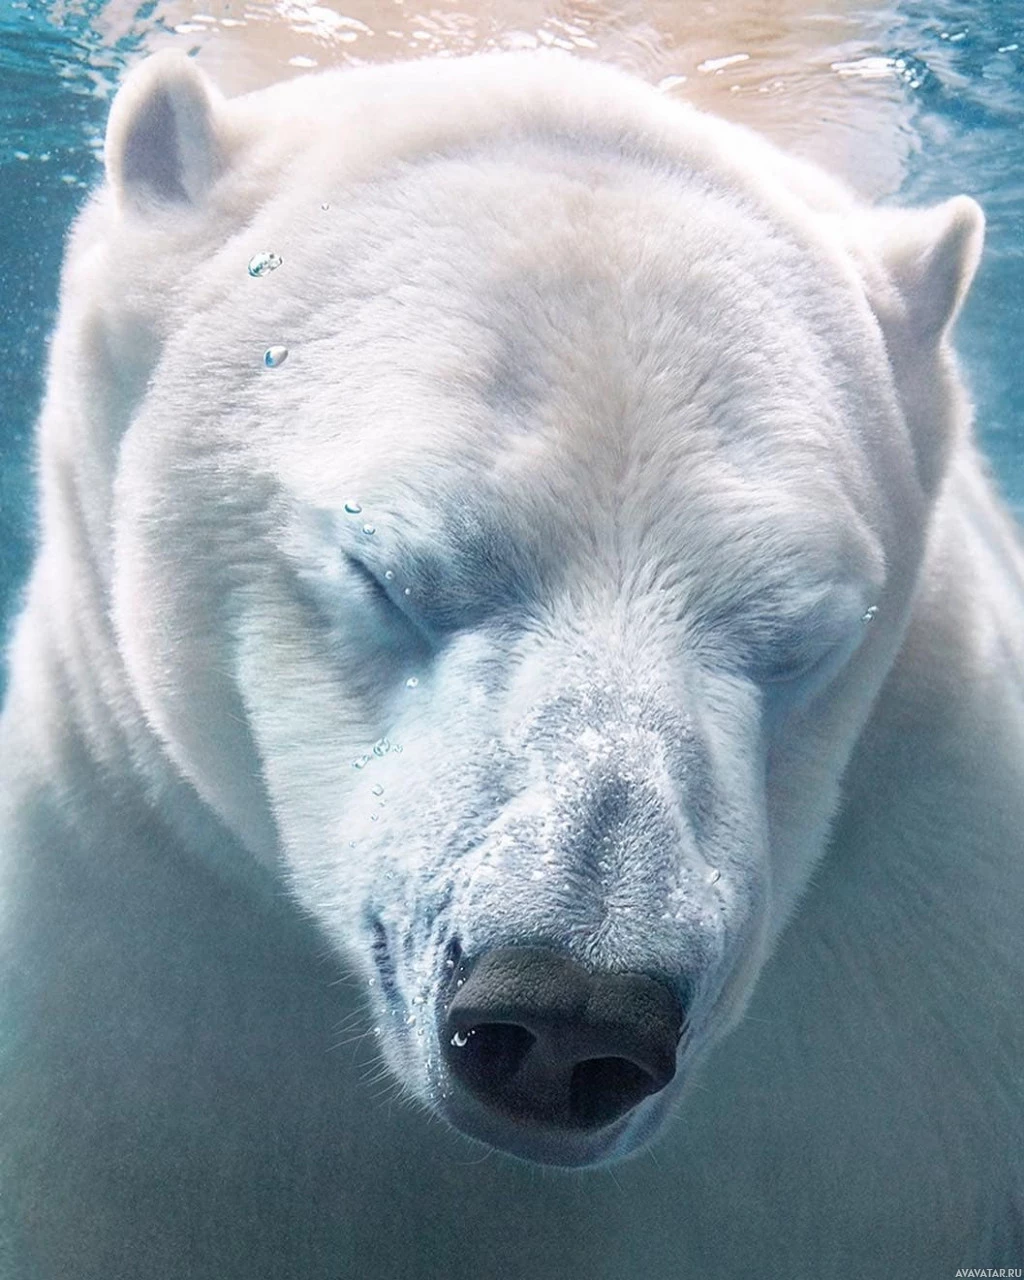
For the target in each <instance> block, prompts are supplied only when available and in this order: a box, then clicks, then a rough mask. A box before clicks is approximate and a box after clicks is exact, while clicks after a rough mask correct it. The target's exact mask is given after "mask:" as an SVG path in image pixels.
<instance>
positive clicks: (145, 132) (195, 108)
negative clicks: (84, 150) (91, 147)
mask: <svg viewBox="0 0 1024 1280" xmlns="http://www.w3.org/2000/svg"><path fill="white" fill-rule="evenodd" d="M221 101H222V99H221V97H220V95H219V94H218V92H217V90H216V89H215V88H214V87H213V85H212V84H211V83H210V82H209V80H207V78H206V76H204V75H203V73H202V72H201V71H200V70H199V68H198V67H197V66H196V65H195V63H194V62H193V61H192V60H191V59H190V58H187V57H185V56H184V54H181V53H175V52H172V51H167V52H164V53H158V54H154V56H153V57H152V58H147V59H146V61H145V62H143V63H142V64H141V65H140V66H139V67H137V68H136V69H135V70H134V71H133V72H132V73H131V74H130V75H129V76H128V78H127V80H126V81H125V82H124V84H123V85H122V87H121V88H120V90H119V91H118V94H117V97H116V98H115V99H114V105H113V107H112V108H111V112H110V120H109V122H108V124H107V137H106V144H105V158H106V167H107V180H108V181H109V183H110V185H111V186H112V187H113V188H114V190H115V192H117V195H118V198H119V199H120V201H121V203H122V204H124V205H128V206H131V207H134V208H136V209H140V210H144V209H147V208H150V207H152V206H153V205H154V204H156V205H198V204H200V203H202V201H203V199H204V197H205V195H206V193H207V191H208V190H209V188H210V187H211V186H212V185H213V183H214V182H215V181H216V179H217V177H218V176H219V174H220V173H221V172H222V170H223V169H224V167H225V149H224V146H223V141H222V139H221V137H220V129H219V128H218V109H219V106H220V103H221Z"/></svg>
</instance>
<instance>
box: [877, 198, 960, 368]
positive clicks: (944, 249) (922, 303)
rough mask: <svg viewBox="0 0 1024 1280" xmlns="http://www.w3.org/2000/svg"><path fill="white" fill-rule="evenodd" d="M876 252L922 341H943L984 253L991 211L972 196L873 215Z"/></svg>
mask: <svg viewBox="0 0 1024 1280" xmlns="http://www.w3.org/2000/svg"><path fill="white" fill-rule="evenodd" d="M873 221H874V226H873V236H872V238H873V239H874V241H875V252H876V253H877V254H878V256H879V257H880V258H881V261H882V265H883V267H884V269H885V271H886V274H887V276H888V279H889V282H890V285H891V287H892V288H894V289H895V292H896V294H897V295H898V298H899V304H900V306H899V309H900V312H901V313H902V316H901V318H902V320H903V323H904V324H905V325H906V326H907V328H908V329H909V330H910V332H911V334H912V335H913V336H914V338H916V339H917V340H918V341H919V342H923V343H926V344H927V343H931V342H937V341H938V340H939V339H940V338H941V337H942V335H943V334H944V333H945V332H946V330H947V329H948V328H949V326H950V325H951V324H952V323H953V321H954V320H955V319H956V316H957V313H958V312H959V310H960V307H961V305H962V303H963V301H964V298H966V296H967V290H968V289H969V288H970V286H971V281H972V280H973V279H974V273H975V271H976V270H977V267H978V260H979V259H980V257H981V246H982V243H983V241H984V238H985V215H984V214H983V213H982V211H981V208H980V206H979V205H977V204H976V203H975V202H974V201H973V200H972V199H971V198H970V197H969V196H956V197H954V199H952V200H947V201H946V202H945V203H944V204H940V205H936V206H935V207H934V208H932V209H907V210H892V211H890V210H882V211H876V212H875V213H874V215H873Z"/></svg>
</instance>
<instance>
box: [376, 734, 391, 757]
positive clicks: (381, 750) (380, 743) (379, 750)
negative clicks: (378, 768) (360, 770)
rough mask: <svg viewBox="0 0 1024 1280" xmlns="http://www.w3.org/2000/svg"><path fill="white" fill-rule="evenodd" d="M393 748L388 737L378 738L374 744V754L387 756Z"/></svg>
mask: <svg viewBox="0 0 1024 1280" xmlns="http://www.w3.org/2000/svg"><path fill="white" fill-rule="evenodd" d="M390 750H391V743H390V742H389V741H388V739H387V738H378V739H377V741H376V742H375V743H374V744H373V754H374V755H375V756H386V755H387V753H388V752H389V751H390Z"/></svg>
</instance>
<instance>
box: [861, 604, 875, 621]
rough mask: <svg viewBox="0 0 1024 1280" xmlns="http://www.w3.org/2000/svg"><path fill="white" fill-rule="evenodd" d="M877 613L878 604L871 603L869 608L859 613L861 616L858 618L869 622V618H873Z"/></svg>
mask: <svg viewBox="0 0 1024 1280" xmlns="http://www.w3.org/2000/svg"><path fill="white" fill-rule="evenodd" d="M877 613H878V605H877V604H873V605H872V606H871V608H870V609H867V610H866V611H865V612H864V613H862V614H861V618H860V620H861V622H870V621H871V619H872V618H873V617H874V616H875V615H876V614H877Z"/></svg>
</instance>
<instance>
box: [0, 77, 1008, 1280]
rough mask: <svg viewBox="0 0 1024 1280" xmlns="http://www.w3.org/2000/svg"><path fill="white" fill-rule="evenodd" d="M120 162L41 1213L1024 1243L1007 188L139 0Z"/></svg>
mask: <svg viewBox="0 0 1024 1280" xmlns="http://www.w3.org/2000/svg"><path fill="white" fill-rule="evenodd" d="M106 165H107V181H106V185H105V187H104V189H103V190H102V191H101V192H99V193H98V195H97V196H96V197H95V199H94V200H93V201H92V203H91V204H90V205H89V207H88V208H87V209H86V211H85V212H84V213H83V215H82V217H81V219H80V221H79V223H78V225H77V226H76V228H75V230H74V233H73V236H72V238H71V241H70V244H69V247H68V253H67V262H66V266H65V270H64V275H63V283H62V295H61V307H60V318H59V323H58V327H57V332H56V336H55V338H54V342H53V347H52V351H51V358H50V372H49V388H48V393H47V396H46V400H45V405H44V409H43V413H42V420H41V426H40V443H39V474H40V485H41V524H42V536H41V544H40V548H39V553H38V558H37V561H36V565H35V569H34V573H33V576H32V579H31V583H30V586H29V589H28V592H27V597H26V602H25V606H24V611H23V614H22V616H21V618H20V621H19V623H18V626H17V629H16V633H15V635H14V638H13V641H12V645H11V650H10V670H11V684H10V692H9V697H8V700H7V705H6V708H5V711H4V715H3V720H2V726H0V769H2V778H3V805H4V808H3V818H2V822H3V836H2V848H3V857H4V861H3V877H4V880H3V897H2V902H3V925H2V929H3V957H4V967H3V984H2V988H0V989H2V992H3V997H2V1017H0V1024H2V1026H3V1028H4V1038H3V1054H2V1057H0V1064H2V1065H0V1073H2V1075H0V1079H2V1083H0V1096H2V1099H3V1109H4V1123H3V1130H2V1143H3V1177H4V1179H5V1184H4V1194H3V1204H4V1213H5V1221H4V1225H3V1234H2V1242H3V1243H2V1247H3V1249H4V1250H5V1251H6V1256H5V1258H4V1262H5V1272H4V1274H5V1275H10V1276H11V1277H12V1278H16V1280H23V1278H25V1280H36V1278H38V1280H52V1278H53V1277H58V1276H60V1277H75V1278H76V1280H86V1278H89V1280H93V1278H95V1280H99V1278H100V1277H102V1278H103V1280H114V1278H116V1277H146V1278H147V1280H164V1278H167V1280H169V1278H170V1277H181V1276H189V1277H192V1278H196V1277H203V1278H209V1280H213V1278H214V1277H216V1280H232V1278H235V1277H237V1278H239V1280H240V1278H241V1277H245V1278H246V1280H253V1278H254V1277H260V1278H262V1277H266V1278H267V1280H271V1278H272V1277H273V1278H275V1280H276V1278H277V1277H281V1276H297V1277H298V1276H301V1277H303V1280H327V1278H328V1277H332V1278H333V1277H338V1276H353V1275H359V1276H363V1277H371V1278H380V1280H384V1278H385V1277H386V1278H388V1280H390V1278H391V1277H404V1276H409V1277H434V1276H437V1277H440V1276H448V1275H450V1274H451V1273H452V1272H453V1270H460V1269H461V1270H463V1271H465V1272H467V1273H468V1274H471V1275H473V1276H479V1277H496V1278H497V1277H523V1278H525V1277H530V1278H538V1280H549V1278H551V1280H553V1278H554V1277H559V1278H560V1280H564V1278H567V1277H568V1278H570V1280H583V1278H584V1277H586V1278H587V1280H592V1278H598V1280H623V1278H625V1277H632V1276H637V1275H642V1276H645V1277H651V1278H652V1280H676V1278H677V1277H680V1276H689V1277H705V1276H707V1277H716V1278H726V1280H728V1278H730V1277H740V1276H751V1275H756V1276H772V1277H774V1276H783V1275H785V1276H789V1277H794V1278H795V1280H810V1277H815V1278H817V1280H826V1278H828V1277H832V1278H834V1280H839V1278H840V1277H843V1278H846V1277H851V1276H857V1277H860V1276H865V1277H866V1276H875V1275H881V1274H889V1273H894V1272H898V1273H899V1274H900V1275H901V1276H904V1277H908V1278H910V1277H913V1278H915V1280H934V1278H935V1277H937V1276H941V1275H947V1274H948V1275H953V1274H954V1272H955V1270H956V1268H957V1267H958V1266H964V1265H968V1266H979V1267H1004V1268H1013V1267H1019V1266H1020V1265H1021V1262H1022V1258H1021V1247H1022V1242H1024V1227H1022V1213H1024V1210H1022V1154H1021V1153H1022V1151H1024V1141H1022V1140H1024V1132H1022V1130H1024V1124H1022V1105H1021V1098H1020V1089H1019V1082H1020V1071H1021V1064H1022V1060H1024V1052H1022V1050H1024V1043H1022V1042H1024V1013H1022V1007H1021V1001H1020V992H1021V990H1022V989H1024V938H1022V931H1021V928H1020V922H1021V919H1022V908H1024V865H1022V843H1024V836H1022V833H1024V565H1022V554H1021V550H1020V547H1019V544H1018V543H1017V541H1016V540H1015V533H1014V530H1013V528H1012V527H1011V524H1010V521H1009V520H1008V518H1007V516H1006V515H1005V513H1004V512H1003V510H1002V508H1001V507H1000V505H999V502H998V501H997V499H996V497H995V496H994V494H993V491H992V488H991V485H990V483H989V481H988V479H987V478H986V476H985V473H984V467H983V464H982V462H981V461H980V459H979V456H978V453H977V451H976V449H975V446H974V444H973V443H972V439H971V432H970V424H969V417H970V415H969V408H968V405H967V402H966V399H965V396H964V394H963V392H962V390H961V388H960V385H959V382H958V380H957V374H956V369H955V364H954V361H953V357H952V354H951V350H950V347H949V344H948V340H947V339H948V334H949V330H950V326H951V324H952V322H953V320H954V317H955V315H956V313H957V310H958V308H959V306H960V304H961V302H962V299H963V296H964V293H965V291H966V289H967V288H968V286H969V283H970V279H971V276H972V274H973V272H974V269H975V266H976V263H977V260H978V256H979V252H980V245H981V238H982V216H981V213H980V211H979V209H978V208H977V206H976V205H975V204H974V203H973V202H972V201H971V200H969V199H967V198H965V197H961V198H957V199H953V200H950V201H948V202H947V203H945V204H943V205H940V206H939V207H937V208H933V209H928V210H923V211H895V210H886V211H874V210H871V209H869V208H866V207H863V206H862V205H860V204H859V203H858V202H857V201H856V200H855V199H854V198H853V197H852V196H851V195H850V194H849V193H848V192H847V191H846V190H845V189H844V188H842V187H841V186H839V185H838V184H837V183H835V182H833V181H832V180H831V179H829V178H828V177H826V176H825V175H824V174H822V173H820V172H818V171H817V170H815V169H813V168H810V167H808V166H806V165H804V164H801V163H798V162H796V161H793V160H790V159H787V158H786V157H785V156H784V155H783V154H781V153H780V152H778V151H776V150H775V149H773V148H772V147H771V146H769V145H768V144H767V143H764V142H762V141H760V140H759V139H758V138H757V137H756V136H754V135H753V134H751V133H748V132H746V131H744V130H742V129H740V128H739V127H736V126H731V125H726V124H724V123H722V122H720V121H717V120H716V119H714V118H711V117H708V116H705V115H702V114H700V113H698V112H696V111H694V110H692V109H688V108H685V107H683V106H680V105H679V104H678V103H672V102H668V101H666V100H665V99H664V98H662V97H660V96H659V95H658V94H657V93H656V92H655V91H654V90H652V89H650V88H649V87H647V86H646V85H644V84H642V83H641V82H639V81H636V80H634V79H632V78H630V77H629V76H627V75H625V74H623V73H620V72H618V71H615V70H612V69H609V68H604V67H601V66H597V65H587V64H584V63H580V62H577V61H574V60H572V59H571V58H567V57H563V56H559V55H550V56H544V55H492V56H481V57H471V58H468V59H462V60H458V59H456V60H441V61H425V62H422V63H417V64H407V65H398V66H381V67H373V68H365V69H358V70H354V71H345V72H328V73H324V74H322V75H317V76H313V77H309V78H305V79H301V80H297V81H293V82H290V83H288V84H286V85H281V86H278V87H277V88H272V89H269V90H266V91H263V92H259V93H256V94H252V95H249V96H244V97H241V98H237V99H232V100H225V99H223V98H222V97H221V96H220V95H219V94H218V92H217V91H216V90H215V89H214V87H213V86H212V85H211V84H210V83H209V82H208V81H207V80H206V79H205V77H204V76H203V75H202V74H201V73H200V72H199V71H198V70H197V69H196V68H195V66H194V65H193V64H192V63H190V62H189V61H188V60H187V59H184V58H181V57H178V56H176V55H173V54H166V55H165V54H161V55H158V56H157V57H155V58H154V59H152V60H150V61H147V62H146V63H144V64H143V65H141V67H140V68H139V69H137V70H136V71H135V72H134V73H133V74H132V75H131V77H130V78H129V79H128V81H127V82H126V84H125V85H124V87H123V88H122V90H121V92H120V94H119V95H118V97H117V99H116V101H115V103H114V106H113V110H112V113H111V117H110V122H109V129H108V135H107V148H106ZM378 1064H379V1065H380V1071H379V1072H378V1078H379V1079H381V1080H382V1081H384V1082H385V1096H386V1097H387V1096H388V1095H391V1096H390V1097H388V1100H387V1101H385V1098H382V1097H381V1096H380V1095H379V1094H378V1093H376V1092H375V1086H374V1085H373V1084H372V1082H371V1081H370V1080H369V1079H368V1075H369V1073H370V1072H371V1071H376V1069H377V1065H378ZM395 1090H397V1091H398V1092H399V1093H400V1094H401V1096H402V1103H401V1105H397V1106H396V1105H393V1094H394V1091H395ZM407 1104H408V1105H407ZM439 1120H440V1121H444V1122H445V1123H438V1121H439ZM488 1157H490V1158H488ZM629 1157H632V1158H629ZM542 1175H543V1176H542ZM1007 1273H1008V1274H1009V1273H1011V1272H1007Z"/></svg>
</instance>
